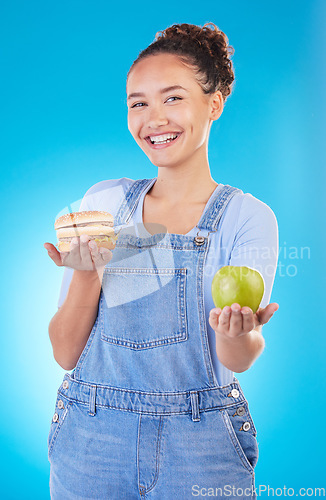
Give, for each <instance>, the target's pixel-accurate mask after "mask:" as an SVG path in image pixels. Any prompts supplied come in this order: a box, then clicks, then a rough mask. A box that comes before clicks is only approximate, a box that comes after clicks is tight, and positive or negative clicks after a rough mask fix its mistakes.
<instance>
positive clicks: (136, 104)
mask: <svg viewBox="0 0 326 500" xmlns="http://www.w3.org/2000/svg"><path fill="white" fill-rule="evenodd" d="M143 106H145V103H144V102H136V103H135V104H133V105H132V106H130V108H131V109H132V108H142V107H143Z"/></svg>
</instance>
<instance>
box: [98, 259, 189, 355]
mask: <svg viewBox="0 0 326 500" xmlns="http://www.w3.org/2000/svg"><path fill="white" fill-rule="evenodd" d="M186 275H187V269H186V268H182V269H148V268H145V269H129V268H117V267H107V268H105V271H104V276H103V282H102V293H101V298H100V304H99V307H100V309H99V316H100V324H101V339H102V340H104V341H105V342H108V343H110V344H115V345H117V346H122V347H126V348H130V349H135V350H139V349H149V348H153V347H160V346H166V345H169V344H172V343H175V342H182V341H185V340H187V337H188V334H187V321H186V319H187V318H186Z"/></svg>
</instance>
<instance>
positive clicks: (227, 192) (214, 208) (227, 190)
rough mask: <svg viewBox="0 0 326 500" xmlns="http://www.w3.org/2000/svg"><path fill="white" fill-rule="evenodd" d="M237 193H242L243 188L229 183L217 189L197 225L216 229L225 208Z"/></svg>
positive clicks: (202, 227) (201, 227) (207, 228)
mask: <svg viewBox="0 0 326 500" xmlns="http://www.w3.org/2000/svg"><path fill="white" fill-rule="evenodd" d="M237 193H242V191H241V189H238V188H235V187H232V186H229V185H228V184H226V185H225V186H223V187H222V189H220V190H219V191H217V193H216V196H214V197H213V199H212V200H211V202H210V204H209V206H208V207H207V209H206V210H205V212H204V213H203V215H202V217H201V219H200V220H199V222H198V224H197V227H198V228H199V229H206V230H207V231H212V232H214V231H216V230H217V227H218V224H219V222H220V219H221V217H222V215H223V212H224V210H225V209H226V207H227V205H228V203H229V202H230V200H231V199H232V198H233V196H234V195H235V194H237Z"/></svg>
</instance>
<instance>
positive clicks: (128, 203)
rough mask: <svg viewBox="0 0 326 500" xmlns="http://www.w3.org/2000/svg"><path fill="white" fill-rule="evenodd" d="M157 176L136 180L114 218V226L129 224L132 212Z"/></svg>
mask: <svg viewBox="0 0 326 500" xmlns="http://www.w3.org/2000/svg"><path fill="white" fill-rule="evenodd" d="M155 180H156V178H154V179H138V180H136V181H134V182H133V183H132V184H131V186H130V187H129V189H128V190H127V192H126V194H125V195H124V197H123V199H122V201H121V204H120V206H119V208H118V210H117V214H116V216H115V218H114V226H115V227H118V226H124V225H125V224H128V222H129V220H130V218H131V216H132V214H133V213H134V211H135V209H136V207H137V204H138V201H139V198H140V196H141V194H142V192H143V190H144V189H146V187H148V189H150V185H151V184H154V182H155Z"/></svg>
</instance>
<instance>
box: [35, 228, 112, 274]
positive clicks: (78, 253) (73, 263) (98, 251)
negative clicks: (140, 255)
mask: <svg viewBox="0 0 326 500" xmlns="http://www.w3.org/2000/svg"><path fill="white" fill-rule="evenodd" d="M44 248H45V249H46V250H47V251H48V255H49V257H50V258H51V259H52V260H53V262H54V263H55V264H56V265H57V266H66V267H71V268H72V269H76V270H78V271H95V270H96V269H99V268H102V267H104V266H105V265H106V264H107V263H108V262H110V260H111V259H112V252H111V250H108V249H107V248H103V247H100V248H98V246H97V244H96V243H95V241H94V240H90V238H89V236H87V235H86V234H85V235H84V234H83V235H82V236H80V237H75V238H73V240H72V241H71V244H70V251H69V252H58V250H57V249H56V247H55V246H54V245H52V243H44Z"/></svg>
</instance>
